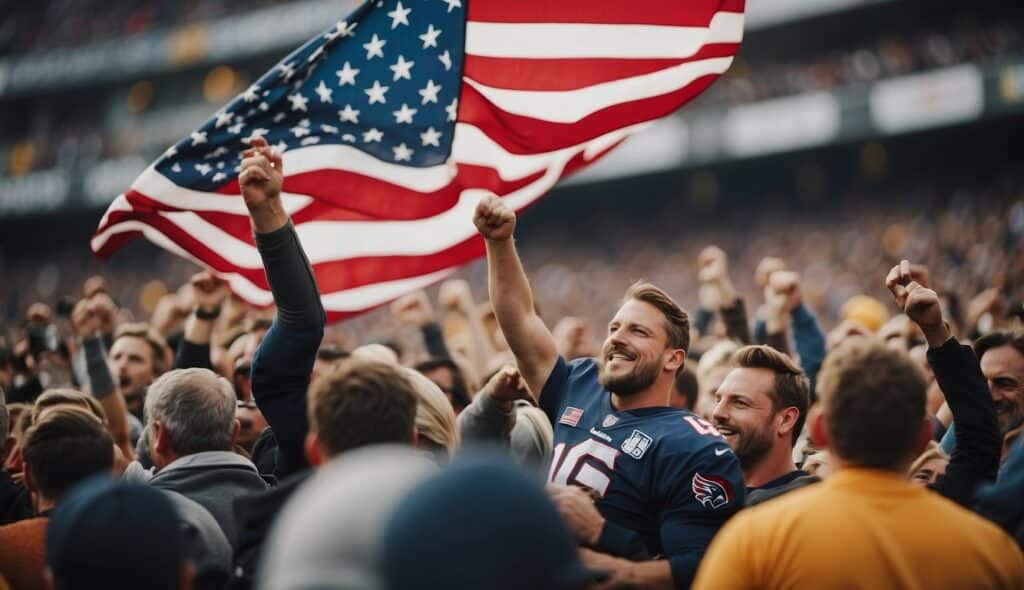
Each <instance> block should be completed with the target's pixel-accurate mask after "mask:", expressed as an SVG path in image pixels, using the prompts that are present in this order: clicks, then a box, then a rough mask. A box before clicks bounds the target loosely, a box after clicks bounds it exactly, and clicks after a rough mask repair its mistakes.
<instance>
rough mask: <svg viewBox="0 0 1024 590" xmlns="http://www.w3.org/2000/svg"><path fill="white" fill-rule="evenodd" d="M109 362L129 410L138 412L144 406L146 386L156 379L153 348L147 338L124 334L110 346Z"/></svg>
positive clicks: (134, 412)
mask: <svg viewBox="0 0 1024 590" xmlns="http://www.w3.org/2000/svg"><path fill="white" fill-rule="evenodd" d="M109 362H110V371H111V372H112V373H113V374H114V378H115V379H116V380H117V384H118V386H119V387H120V388H121V393H123V394H124V396H125V402H126V403H127V405H128V411H130V412H132V413H133V414H137V411H140V410H141V408H142V401H143V396H144V395H145V390H146V387H148V386H149V384H150V383H152V382H153V380H154V379H156V374H155V373H156V371H155V367H154V364H153V349H152V348H150V346H149V343H148V342H146V339H145V338H140V337H138V336H122V337H120V338H118V339H117V340H116V341H115V342H114V345H113V346H112V347H111V348H110V354H109Z"/></svg>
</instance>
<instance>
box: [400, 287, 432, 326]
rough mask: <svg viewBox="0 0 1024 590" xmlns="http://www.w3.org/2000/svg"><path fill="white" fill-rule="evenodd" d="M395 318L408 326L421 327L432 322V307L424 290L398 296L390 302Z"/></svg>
mask: <svg viewBox="0 0 1024 590" xmlns="http://www.w3.org/2000/svg"><path fill="white" fill-rule="evenodd" d="M391 313H392V314H394V316H395V318H396V319H397V320H398V321H400V322H402V323H403V324H407V325H410V326H417V327H422V326H426V325H427V324H431V323H433V322H434V308H433V307H432V306H431V305H430V299H429V298H428V297H427V293H426V292H425V291H422V290H421V291H416V292H415V293H410V294H408V295H406V296H405V297H400V298H398V299H396V300H395V301H394V303H392V304H391Z"/></svg>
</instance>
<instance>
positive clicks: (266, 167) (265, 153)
mask: <svg viewBox="0 0 1024 590" xmlns="http://www.w3.org/2000/svg"><path fill="white" fill-rule="evenodd" d="M252 145H253V149H251V150H248V151H246V153H245V154H244V155H245V159H244V160H243V161H242V170H241V174H240V175H239V184H240V185H241V187H242V196H243V197H244V198H245V204H246V207H248V209H249V214H250V216H251V218H252V227H253V231H254V233H255V239H256V247H257V248H258V249H259V252H260V257H261V258H262V259H263V266H264V269H265V270H266V273H267V282H268V283H269V284H270V290H271V292H272V293H273V295H274V303H275V304H277V317H275V318H274V323H273V325H272V326H271V327H270V330H268V331H267V335H266V337H265V338H264V339H263V342H262V343H261V344H260V347H259V348H258V349H257V350H256V354H255V356H254V357H253V362H252V381H251V382H252V392H253V397H254V398H255V400H256V404H257V405H258V406H259V408H260V411H262V412H263V416H264V418H266V420H267V423H268V424H269V425H270V427H271V428H272V429H273V431H274V436H275V437H276V439H277V444H278V460H277V470H276V474H277V475H278V477H284V476H286V475H288V474H291V473H294V472H295V471H298V470H299V469H302V468H303V467H305V466H306V465H307V462H306V459H305V454H304V452H303V442H304V440H305V438H306V434H307V432H308V431H309V422H308V420H307V417H306V390H307V389H308V388H309V381H310V378H311V376H312V373H313V363H314V362H315V361H316V351H317V349H318V348H319V347H320V341H321V340H322V339H323V333H324V321H325V319H326V316H325V314H324V309H323V306H322V305H321V303H320V294H319V290H318V289H317V285H316V279H315V278H314V276H313V269H312V267H311V266H310V264H309V260H308V259H307V258H306V254H305V252H303V250H302V245H301V244H300V243H299V237H298V234H297V233H296V232H295V228H294V227H293V226H292V224H291V221H290V220H289V218H288V214H287V213H286V212H285V210H284V207H283V206H282V204H281V196H280V195H281V183H282V180H283V175H282V162H281V156H280V154H277V153H276V152H274V151H273V150H271V149H270V148H268V147H267V144H266V142H265V141H264V140H263V139H254V140H253V143H252Z"/></svg>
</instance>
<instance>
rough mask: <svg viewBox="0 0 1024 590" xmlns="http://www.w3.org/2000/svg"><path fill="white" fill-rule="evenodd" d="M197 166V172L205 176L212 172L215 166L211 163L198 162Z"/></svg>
mask: <svg viewBox="0 0 1024 590" xmlns="http://www.w3.org/2000/svg"><path fill="white" fill-rule="evenodd" d="M195 168H196V172H198V173H200V174H202V175H203V176H206V175H207V174H209V173H210V172H213V166H210V165H209V164H196V166H195Z"/></svg>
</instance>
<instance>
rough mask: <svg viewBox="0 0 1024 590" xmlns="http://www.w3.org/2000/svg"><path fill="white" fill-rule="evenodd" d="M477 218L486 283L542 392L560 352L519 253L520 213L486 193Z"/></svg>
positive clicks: (527, 375)
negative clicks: (484, 254)
mask: <svg viewBox="0 0 1024 590" xmlns="http://www.w3.org/2000/svg"><path fill="white" fill-rule="evenodd" d="M473 223H475V224H476V227H477V229H478V230H479V231H480V234H481V235H483V237H484V241H485V243H486V244H487V286H488V289H489V290H490V295H491V305H492V306H493V307H494V315H495V316H496V317H497V318H498V325H499V326H501V332H502V334H504V335H505V340H507V341H508V346H509V348H510V349H511V350H512V354H513V355H515V357H516V365H517V366H518V367H519V371H520V373H522V375H523V378H524V379H525V380H526V384H527V385H528V386H529V387H530V391H532V392H534V393H535V394H536V395H538V396H539V395H540V392H541V391H542V390H543V389H544V383H545V382H547V380H548V376H550V375H551V370H552V369H553V368H554V367H555V362H556V361H557V360H558V351H557V349H556V348H555V339H554V338H553V337H552V336H551V332H550V331H548V328H547V326H545V325H544V321H543V320H541V319H540V316H538V315H537V311H536V310H535V309H534V306H533V292H532V291H531V290H530V282H529V281H528V280H527V278H526V272H525V271H524V270H523V265H522V263H521V262H520V261H519V254H517V253H516V247H515V242H514V241H513V239H512V234H513V232H514V231H515V227H516V214H515V212H514V211H512V209H510V208H509V207H508V206H507V205H506V204H505V203H503V202H502V201H501V200H500V199H498V198H496V197H493V196H486V197H484V198H483V199H481V200H480V204H479V205H477V208H476V213H475V214H474V216H473Z"/></svg>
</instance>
